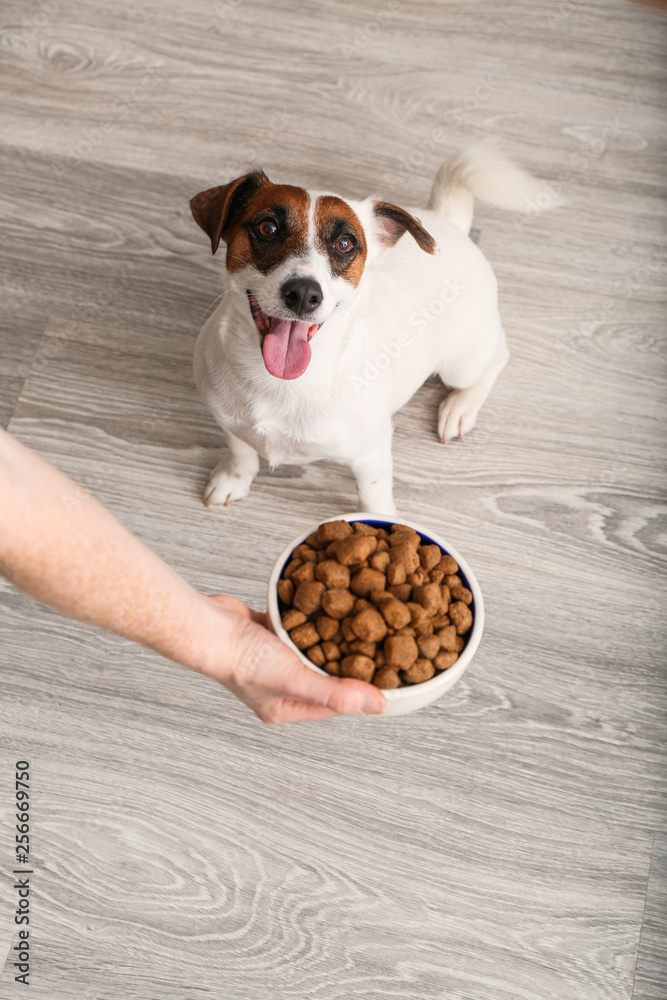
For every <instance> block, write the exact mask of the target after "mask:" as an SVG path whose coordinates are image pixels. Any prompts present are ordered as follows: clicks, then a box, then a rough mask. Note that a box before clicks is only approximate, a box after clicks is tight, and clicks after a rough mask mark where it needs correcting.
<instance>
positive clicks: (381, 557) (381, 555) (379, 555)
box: [371, 542, 389, 573]
mask: <svg viewBox="0 0 667 1000" xmlns="http://www.w3.org/2000/svg"><path fill="white" fill-rule="evenodd" d="M379 544H380V543H379V542H378V545H379ZM388 565H389V553H388V552H387V551H385V552H378V551H377V549H376V551H375V552H374V553H373V555H372V556H371V566H372V567H373V569H379V570H380V572H381V573H384V572H386V569H387V566H388Z"/></svg>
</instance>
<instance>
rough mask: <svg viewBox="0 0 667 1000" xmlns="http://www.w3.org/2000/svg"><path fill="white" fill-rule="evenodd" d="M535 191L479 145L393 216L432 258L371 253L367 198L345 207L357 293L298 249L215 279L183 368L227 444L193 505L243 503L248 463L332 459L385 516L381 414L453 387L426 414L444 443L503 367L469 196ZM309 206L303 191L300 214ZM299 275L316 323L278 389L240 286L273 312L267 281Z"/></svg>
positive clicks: (407, 243)
mask: <svg viewBox="0 0 667 1000" xmlns="http://www.w3.org/2000/svg"><path fill="white" fill-rule="evenodd" d="M535 184H536V182H535V181H534V179H533V178H531V177H530V176H529V175H528V174H525V172H524V171H522V170H520V168H518V167H514V165H513V164H511V163H510V162H509V161H508V160H507V159H505V158H504V157H503V158H502V160H501V159H500V154H499V153H498V152H497V151H496V150H495V149H493V148H490V147H488V146H480V147H476V148H474V149H472V150H469V151H468V153H467V154H462V155H459V156H457V157H454V158H453V159H452V160H451V161H450V162H449V164H448V165H445V167H443V168H442V169H441V171H440V172H439V174H438V176H437V177H436V180H435V183H434V186H433V192H432V194H431V198H430V201H429V205H431V206H433V207H432V208H429V209H418V208H417V209H410V208H408V209H407V211H409V212H410V213H411V214H413V215H415V216H416V217H418V218H419V219H420V221H421V223H422V225H423V227H424V228H425V229H426V230H427V232H429V233H430V234H431V236H432V237H433V238H434V239H435V241H436V244H437V246H438V251H437V252H436V254H435V255H430V254H428V253H426V252H425V251H423V250H421V249H420V248H419V247H418V246H417V244H416V243H415V241H414V240H413V239H412V237H411V236H410V234H409V233H405V234H404V235H403V236H402V237H401V239H400V240H399V241H398V243H397V244H396V245H395V246H394V247H393V248H392V249H390V250H384V249H383V248H382V247H381V245H380V241H379V239H378V222H377V220H376V218H375V216H374V214H373V201H372V200H371V199H367V200H366V201H362V202H355V201H353V202H349V204H350V205H351V206H352V208H353V209H354V211H355V212H356V213H357V216H358V217H359V219H360V220H361V223H362V225H363V226H364V231H365V235H366V239H367V241H368V251H369V252H368V257H367V263H366V269H365V272H364V275H363V277H362V279H361V282H360V284H359V286H358V288H357V289H354V288H353V287H352V286H351V284H350V283H349V282H348V281H346V280H344V279H342V278H335V277H332V275H331V273H330V270H329V268H328V263H327V258H326V257H325V256H324V254H323V253H322V252H321V251H319V250H318V249H317V248H316V247H315V245H314V242H312V240H311V245H310V246H309V248H308V252H307V254H306V256H302V257H294V258H292V259H290V260H288V261H286V262H285V263H284V264H283V265H281V266H280V267H279V268H277V269H276V270H275V271H272V272H271V273H270V274H269V275H268V276H261V275H259V274H258V273H257V272H256V271H255V270H254V269H253V268H246V269H244V271H242V272H238V271H237V272H235V273H234V274H233V275H230V274H228V273H227V272H225V276H226V289H227V293H226V294H224V295H223V297H222V301H221V303H220V305H219V306H218V308H217V309H216V311H215V312H214V313H213V314H212V316H211V317H210V318H209V320H208V322H207V323H206V324H205V326H204V328H203V330H202V332H201V334H200V336H199V339H198V341H197V346H196V350H195V360H194V369H195V379H196V382H197V385H198V387H199V391H200V393H201V395H202V398H203V399H204V401H205V402H206V404H207V405H208V406H209V408H210V409H211V412H212V413H213V416H214V417H215V419H216V421H217V422H218V423H219V424H220V426H221V427H222V428H223V429H224V430H225V432H226V434H227V437H228V443H229V446H230V452H229V454H226V455H225V457H224V458H223V459H222V461H221V462H220V463H219V464H218V466H216V469H215V470H214V472H213V474H212V476H211V479H210V481H209V484H208V486H207V488H206V492H205V502H206V503H207V504H217V503H229V502H230V501H231V500H235V499H240V498H241V497H243V496H245V495H246V494H247V492H248V490H249V488H250V484H251V482H252V479H253V478H254V476H255V475H256V473H257V469H258V467H259V463H258V458H257V456H258V454H259V455H262V456H264V458H266V459H267V460H268V462H269V463H270V464H271V465H272V466H276V465H280V464H284V463H287V464H294V463H307V462H312V461H316V460H318V459H329V460H333V461H335V462H342V463H345V464H347V465H349V466H350V467H351V468H352V470H353V471H354V473H355V476H356V478H357V483H358V487H359V494H360V503H361V509H362V510H372V511H375V512H377V513H384V514H394V513H395V507H394V500H393V496H392V457H391V436H392V422H391V416H392V414H393V413H394V412H395V411H396V410H398V409H399V408H400V407H401V406H403V405H404V404H405V403H406V402H407V401H408V400H409V399H410V397H411V396H412V395H413V394H414V392H415V391H416V390H417V389H418V388H419V387H420V386H421V385H422V383H423V382H424V381H425V379H426V378H428V376H429V375H431V374H433V373H437V374H438V375H439V376H440V377H441V379H442V381H443V382H444V384H445V385H446V386H448V387H450V388H451V389H453V390H454V391H453V392H450V394H449V395H448V396H447V397H446V398H445V399H444V401H443V403H442V404H441V406H440V411H439V415H438V433H439V436H440V438H441V439H442V440H443V441H445V442H446V441H449V440H450V439H451V438H454V437H457V436H461V437H463V436H464V435H465V434H466V433H467V432H468V431H470V430H472V428H473V426H474V424H475V420H476V417H477V413H478V411H479V409H480V407H481V405H482V403H483V402H484V400H485V399H486V396H487V395H488V393H489V391H490V389H491V387H492V385H493V383H494V381H495V379H496V377H497V376H498V374H499V373H500V371H501V370H502V368H503V367H504V365H505V364H506V362H507V358H508V351H507V345H506V342H505V335H504V333H503V329H502V326H501V322H500V316H499V314H498V304H497V292H496V280H495V277H494V274H493V271H492V270H491V267H490V265H489V264H488V262H487V261H486V259H485V257H484V256H483V254H482V253H481V251H480V250H479V249H478V248H477V246H475V244H474V243H473V242H472V241H471V240H470V239H469V238H468V235H467V230H468V228H469V225H470V221H471V218H472V212H471V207H472V196H473V194H481V195H482V196H483V197H486V198H488V199H490V200H493V201H495V202H496V203H501V204H511V205H512V207H520V206H519V205H518V202H519V200H520V191H521V189H522V186H523V188H524V189H525V190H526V191H527V192H528V196H530V192H531V191H532V188H533V186H534V185H535ZM316 198H317V193H314V192H313V193H311V206H312V205H314V202H315V199H316ZM434 209H435V210H434ZM311 214H312V213H311ZM299 275H300V276H305V275H311V276H313V277H316V278H317V280H318V281H319V282H320V284H321V286H322V290H323V292H324V299H323V301H322V304H321V306H320V307H319V308H318V310H317V313H315V314H313V316H312V318H311V317H309V321H310V322H323V325H322V326H321V328H320V329H319V330H318V331H317V333H316V334H315V336H314V337H313V339H312V342H311V347H312V359H311V362H310V364H309V366H308V368H307V369H306V371H305V372H304V373H303V375H301V376H300V377H299V378H297V379H293V380H290V381H286V380H282V379H278V378H275V377H274V376H272V375H271V374H270V373H269V372H268V371H267V370H266V368H265V366H264V361H263V358H262V353H261V349H260V343H259V337H258V333H257V330H256V328H255V325H254V323H253V320H252V318H251V315H250V311H249V308H248V301H247V298H246V294H245V289H246V288H247V287H251V288H252V290H253V291H254V293H255V294H256V295H257V298H258V301H259V302H260V305H261V307H262V309H263V310H264V311H265V312H267V313H268V314H270V315H281V311H280V310H281V308H282V312H283V314H284V306H282V305H281V302H280V298H279V288H280V285H281V284H282V282H283V281H284V280H285V279H286V278H287V277H291V276H299Z"/></svg>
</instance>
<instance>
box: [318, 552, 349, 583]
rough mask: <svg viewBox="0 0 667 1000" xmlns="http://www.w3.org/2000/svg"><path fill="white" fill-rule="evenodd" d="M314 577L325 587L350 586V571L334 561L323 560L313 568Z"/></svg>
mask: <svg viewBox="0 0 667 1000" xmlns="http://www.w3.org/2000/svg"><path fill="white" fill-rule="evenodd" d="M315 576H316V577H317V579H318V580H320V582H321V583H323V584H324V586H325V587H328V588H329V589H330V590H331V588H332V587H342V588H343V589H344V588H345V587H349V586H350V571H349V569H348V568H347V566H341V564H340V563H339V562H338V561H337V560H336V559H325V560H324V561H323V562H321V563H318V564H317V566H316V567H315Z"/></svg>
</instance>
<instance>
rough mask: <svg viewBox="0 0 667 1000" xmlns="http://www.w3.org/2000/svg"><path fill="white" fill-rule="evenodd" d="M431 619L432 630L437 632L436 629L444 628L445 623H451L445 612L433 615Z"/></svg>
mask: <svg viewBox="0 0 667 1000" xmlns="http://www.w3.org/2000/svg"><path fill="white" fill-rule="evenodd" d="M431 621H432V622H433V631H434V632H437V631H438V629H441V628H444V627H445V625H451V624H452V623H451V622H450V620H449V617H448V616H447V615H446V614H441V615H433V618H432V619H431Z"/></svg>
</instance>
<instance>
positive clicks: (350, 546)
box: [335, 535, 377, 566]
mask: <svg viewBox="0 0 667 1000" xmlns="http://www.w3.org/2000/svg"><path fill="white" fill-rule="evenodd" d="M376 545H377V538H376V537H375V535H351V536H350V537H349V538H343V539H342V540H341V541H340V542H336V549H335V551H336V558H337V559H338V561H339V562H340V563H342V564H343V566H354V565H356V564H358V563H362V562H363V561H364V560H365V559H367V558H368V556H370V555H372V554H373V552H375V547H376Z"/></svg>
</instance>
